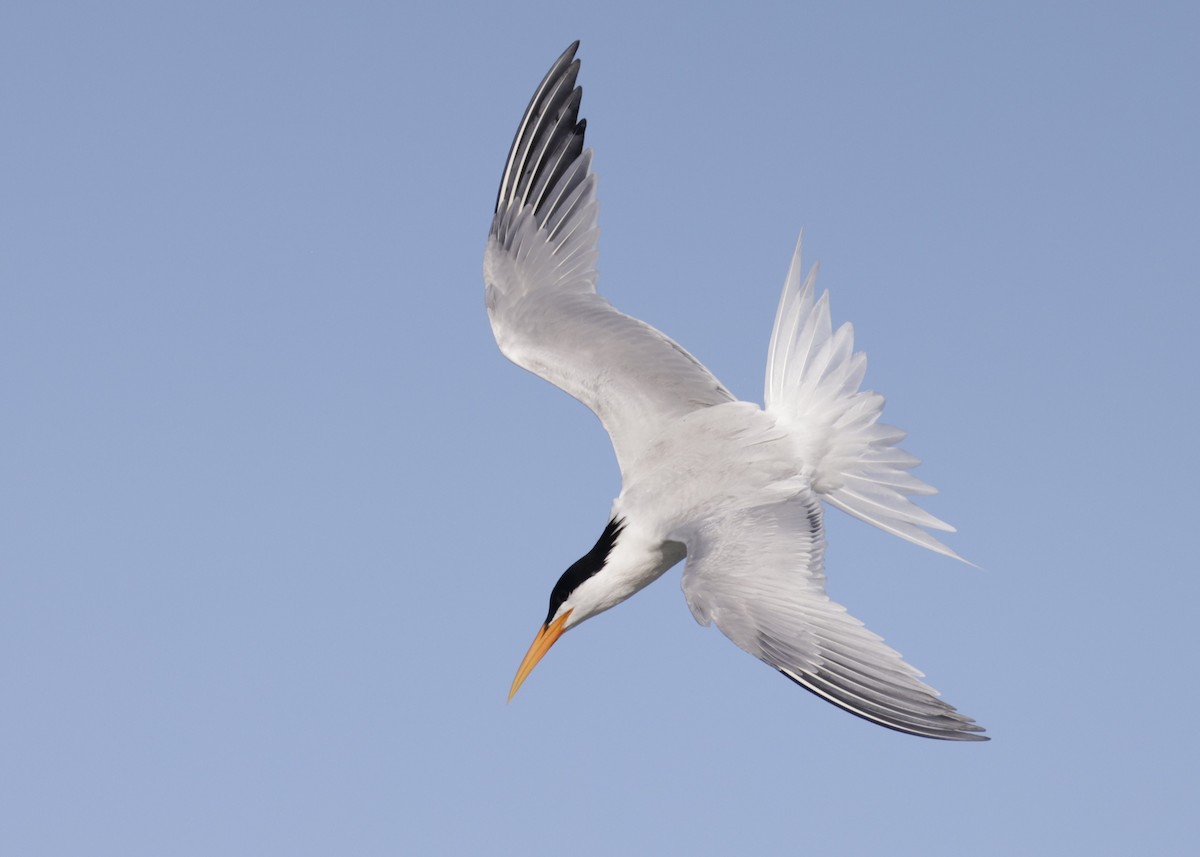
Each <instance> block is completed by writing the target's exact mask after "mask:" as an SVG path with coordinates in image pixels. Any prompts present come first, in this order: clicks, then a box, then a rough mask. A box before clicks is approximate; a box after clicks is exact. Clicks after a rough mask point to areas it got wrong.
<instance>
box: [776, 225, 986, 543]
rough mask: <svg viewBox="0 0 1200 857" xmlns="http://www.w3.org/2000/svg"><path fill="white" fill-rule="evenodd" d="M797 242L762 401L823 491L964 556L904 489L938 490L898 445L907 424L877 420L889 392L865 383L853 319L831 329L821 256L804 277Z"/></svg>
mask: <svg viewBox="0 0 1200 857" xmlns="http://www.w3.org/2000/svg"><path fill="white" fill-rule="evenodd" d="M801 240H803V233H802V234H801ZM800 245H801V241H800V240H798V241H797V242H796V252H795V254H794V255H793V257H792V264H791V267H790V268H789V269H788V275H787V280H786V282H785V283H784V286H783V295H782V296H781V297H780V299H779V311H778V312H777V313H776V315H775V329H774V330H773V331H772V332H771V345H770V349H769V350H768V352H767V378H766V391H765V402H764V403H765V405H766V409H767V410H768V411H770V412H771V413H772V414H773V415H774V416H775V417H776V419H778V420H779V422H780V424H781V425H783V426H784V427H786V428H787V429H789V430H790V431H791V432H792V434H793V435H794V436H795V439H796V442H797V444H798V445H799V446H800V448H801V455H802V460H803V461H804V463H805V464H806V465H807V466H809V467H811V473H810V478H811V480H812V485H813V488H814V489H815V490H816V491H817V492H818V493H819V494H821V496H822V499H824V500H826V501H827V502H828V503H830V504H831V505H833V506H836V507H837V508H839V509H841V510H843V511H845V512H848V513H849V514H851V515H853V516H854V517H856V518H859V519H861V520H863V521H866V522H867V523H869V524H874V525H875V526H877V527H879V528H880V529H881V530H885V531H887V532H889V533H893V534H894V535H897V536H899V537H900V538H902V539H906V540H908V541H910V542H913V543H914V544H918V545H921V547H925V548H929V549H930V550H932V551H936V552H937V553H940V554H944V555H946V556H949V557H953V558H955V559H958V560H962V561H963V562H966V560H963V559H962V557H960V556H959V555H958V554H956V553H955V552H954V551H952V550H951V549H950V548H948V547H946V546H945V545H944V544H942V543H941V542H939V541H938V540H937V539H935V538H934V537H933V536H932V535H930V534H929V533H927V532H926V531H925V529H934V530H943V531H947V532H954V528H953V527H952V526H950V525H949V524H947V523H946V522H945V521H941V520H939V519H937V518H935V517H934V516H933V515H931V514H929V513H928V512H926V511H925V510H924V509H921V508H920V507H919V506H917V505H916V504H915V503H913V502H912V501H911V500H909V499H908V498H909V496H920V495H928V494H934V493H937V492H936V489H934V488H933V487H931V486H930V485H927V484H926V483H924V482H922V481H921V480H920V479H918V478H917V477H915V476H913V475H912V474H911V473H908V472H907V471H909V470H911V469H912V468H914V467H916V466H917V465H918V464H919V463H920V461H919V460H918V459H917V458H915V457H914V456H912V455H909V454H908V453H907V452H905V451H904V450H902V449H900V448H899V447H898V446H896V444H898V443H900V442H901V441H902V440H903V439H904V437H905V433H904V432H903V431H902V430H900V429H898V428H896V427H895V426H889V425H887V424H885V423H881V422H879V418H880V416H881V415H882V413H883V402H884V400H883V396H881V395H879V394H878V393H873V392H870V391H860V390H859V385H860V384H861V383H862V380H863V376H864V375H865V373H866V370H867V356H866V355H865V354H863V353H862V352H855V351H854V328H853V327H851V325H850V324H849V323H846V324H843V325H842V326H841V327H839V328H838V329H837V330H836V331H834V330H833V326H832V323H831V321H830V316H829V292H823V293H822V294H821V297H820V298H819V299H814V294H815V291H814V282H815V280H816V275H817V266H816V265H813V267H812V269H811V270H810V271H809V273H808V276H806V277H804V279H803V281H802V280H801V267H800ZM923 528H924V529H923ZM968 564H969V563H968Z"/></svg>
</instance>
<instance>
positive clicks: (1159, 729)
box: [0, 0, 1200, 857]
mask: <svg viewBox="0 0 1200 857" xmlns="http://www.w3.org/2000/svg"><path fill="white" fill-rule="evenodd" d="M429 5H430V6H431V7H432V5H433V4H429ZM722 5H724V6H727V7H729V8H728V9H727V10H720V9H717V8H716V4H710V6H711V8H710V7H705V6H703V4H700V5H698V4H694V3H688V4H678V5H674V6H670V5H658V4H653V3H647V2H637V3H622V2H606V3H601V2H593V3H586V4H579V3H570V2H562V0H559V2H545V3H531V2H522V0H511V2H504V3H487V4H483V3H480V4H477V5H473V6H455V5H453V4H448V3H447V4H442V5H441V6H439V7H438V9H437V11H433V10H432V9H426V10H422V9H419V8H415V7H414V6H413V4H402V3H379V2H374V3H356V2H339V3H328V4H307V3H277V4H253V3H249V4H248V3H224V2H222V3H196V4H181V3H150V2H146V3H136V4H135V3H108V4H78V5H71V4H59V3H32V2H27V3H21V2H13V3H6V4H4V6H3V9H2V11H0V853H4V854H11V855H66V854H87V855H101V854H103V855H109V854H112V855H122V857H135V855H164V854H170V855H216V854H219V855H263V854H287V855H308V854H312V855H317V854H355V855H383V854H423V853H428V854H432V853H444V854H484V853H487V854H506V853H513V854H523V855H530V854H555V855H570V857H574V855H600V854H613V853H684V852H687V851H691V852H695V853H714V854H715V853H729V854H734V853H738V854H746V853H759V854H793V853H797V854H798V853H829V854H875V855H877V854H921V855H943V854H971V855H1008V854H1016V853H1022V854H1062V853H1087V854H1130V853H1139V854H1170V853H1184V852H1185V851H1187V850H1188V848H1187V845H1186V843H1187V841H1188V839H1189V838H1190V839H1191V841H1192V842H1191V844H1192V847H1195V839H1196V827H1195V823H1194V816H1195V809H1196V805H1197V792H1198V789H1197V761H1198V758H1197V757H1198V753H1197V749H1198V748H1197V740H1196V737H1195V734H1194V732H1193V729H1194V727H1193V725H1192V724H1191V723H1190V718H1191V717H1192V716H1193V714H1194V712H1195V710H1196V706H1197V703H1198V702H1200V699H1198V698H1197V697H1198V694H1197V691H1196V680H1195V658H1196V655H1197V652H1198V651H1200V645H1198V643H1197V635H1196V630H1195V619H1194V613H1195V609H1196V604H1197V601H1198V597H1200V584H1198V582H1197V581H1198V578H1200V575H1198V569H1197V560H1196V549H1195V544H1194V541H1195V540H1194V538H1193V536H1194V534H1195V529H1196V512H1197V510H1198V504H1197V502H1196V496H1197V495H1196V485H1197V477H1198V476H1200V474H1198V472H1197V471H1198V467H1197V458H1198V456H1197V444H1196V441H1195V439H1194V437H1193V435H1194V433H1195V424H1196V393H1197V381H1196V374H1197V369H1198V368H1200V353H1198V351H1200V349H1198V347H1197V340H1198V337H1197V335H1196V331H1195V327H1196V320H1197V317H1198V315H1200V298H1198V293H1200V290H1198V286H1200V274H1198V271H1200V259H1198V256H1197V246H1198V245H1197V234H1198V232H1200V202H1198V200H1200V163H1198V155H1197V153H1198V152H1200V112H1198V110H1197V107H1198V105H1200V60H1198V57H1200V47H1198V42H1197V33H1198V32H1200V13H1198V12H1197V11H1196V9H1197V7H1196V6H1195V4H1190V3H1178V4H1171V3H1155V4H1141V3H1139V4H1134V3H1127V4H1106V3H1077V4H1070V3H1055V4H1046V3H1006V4H959V3H949V2H947V3H941V4H892V3H878V4H850V3H846V4H832V3H827V4H809V3H773V4H722ZM735 8H736V11H733V10H734V9H735ZM575 38H580V39H582V40H583V46H582V49H581V51H580V56H581V57H582V59H583V71H582V76H581V81H582V83H583V87H584V99H583V112H584V114H585V115H586V116H587V117H588V120H589V128H588V134H589V143H590V145H592V146H593V147H594V148H595V150H596V161H595V164H596V169H597V171H598V173H599V175H600V198H601V202H602V206H603V208H602V214H601V226H602V229H603V233H604V237H603V239H602V244H601V251H602V255H601V278H600V287H601V290H602V291H603V292H604V293H605V294H606V295H607V296H608V297H609V298H610V299H611V300H612V301H613V302H614V303H615V304H616V305H617V306H618V307H620V308H622V309H624V310H625V311H627V312H630V313H633V314H635V315H638V316H640V317H642V318H644V319H646V320H647V321H649V322H650V323H652V324H655V325H656V326H658V327H660V328H662V329H663V330H665V331H666V332H667V333H669V334H670V335H671V336H673V337H675V338H676V339H678V340H679V341H680V342H681V343H683V344H684V345H685V346H686V347H687V348H689V349H690V350H691V351H692V352H693V353H695V354H696V356H697V357H699V358H700V359H701V360H702V361H704V362H705V363H706V364H707V365H708V366H709V367H710V368H712V369H713V370H714V372H716V373H717V375H718V376H719V377H721V378H722V379H723V380H724V382H725V383H726V384H727V385H728V386H729V387H730V388H731V389H732V390H734V391H735V392H736V393H737V394H738V395H740V396H742V397H744V398H747V399H750V400H753V401H761V395H762V371H763V363H764V359H765V354H766V346H767V338H768V335H769V333H770V326H771V322H772V318H773V313H774V306H775V301H776V299H777V297H778V292H779V288H780V287H781V285H782V283H783V276H784V272H785V270H786V266H787V263H788V259H789V255H790V253H791V249H792V244H793V242H794V240H795V236H796V233H797V232H798V230H799V229H800V228H801V227H803V228H804V230H805V242H806V250H807V258H809V259H810V260H816V259H819V260H820V261H821V265H822V267H821V275H820V279H819V285H822V286H824V287H827V288H829V289H830V290H831V293H832V306H833V315H834V320H835V323H839V322H841V321H846V320H850V321H853V322H854V324H855V328H856V333H857V344H858V346H859V347H860V348H862V349H864V350H866V351H867V353H868V354H869V355H870V358H871V364H870V369H869V371H868V373H867V386H869V387H871V388H873V389H876V390H879V391H880V392H883V393H885V394H886V395H887V396H888V408H887V410H886V412H885V416H886V417H887V419H888V421H889V422H892V423H895V424H897V425H900V426H902V427H904V428H905V429H907V430H908V431H909V432H910V437H909V440H908V442H907V443H906V444H905V446H906V448H908V449H909V450H910V451H911V452H913V453H915V454H916V455H918V456H920V457H921V458H922V459H923V460H924V462H925V463H924V464H923V465H922V467H921V468H920V470H919V471H918V473H919V474H920V475H921V476H923V477H924V478H925V479H927V480H928V481H929V482H931V483H932V484H934V485H936V486H938V487H939V488H940V489H941V494H939V495H938V496H937V497H933V498H930V500H929V502H928V507H929V508H930V510H931V511H932V512H933V513H934V514H936V515H938V516H939V517H943V518H945V519H947V520H949V521H950V522H952V523H954V524H955V525H957V526H958V528H959V532H958V533H957V534H955V535H951V536H949V537H948V539H947V541H948V543H949V544H950V545H951V546H952V547H953V548H954V549H955V550H957V551H958V552H960V553H961V554H963V555H964V556H965V557H967V558H969V559H971V560H973V561H974V562H976V563H977V564H979V565H980V566H981V568H982V570H973V569H971V568H968V567H966V566H963V565H961V564H957V563H954V562H952V561H950V560H947V559H944V558H941V557H938V556H935V555H934V554H931V553H928V552H926V551H922V550H920V549H919V548H916V547H913V546H911V545H909V544H907V543H904V542H901V541H900V540H898V539H896V538H893V537H890V536H887V535H886V534H884V533H881V532H877V531H875V530H873V529H872V528H870V527H867V526H866V525H863V524H860V523H858V522H856V521H852V520H849V519H847V518H846V517H845V516H843V515H841V513H838V512H836V511H830V513H829V515H828V517H827V521H828V524H829V528H830V545H829V550H828V554H827V569H828V575H829V584H830V590H831V592H832V594H833V595H834V597H835V598H837V599H838V600H840V601H842V602H843V603H845V604H847V605H848V606H849V607H850V609H851V610H852V612H854V613H855V614H856V615H857V616H859V617H860V618H862V619H863V620H864V621H865V622H867V624H868V625H869V626H870V627H871V628H873V629H874V630H876V631H877V632H879V633H881V634H883V635H884V636H885V637H886V638H887V639H888V641H889V642H890V643H891V644H892V645H894V646H895V647H896V648H898V649H899V650H900V651H902V652H903V653H904V654H905V655H906V656H907V658H908V659H909V660H910V661H911V662H912V663H913V664H915V665H916V666H918V667H920V668H921V669H923V670H924V671H925V672H926V673H927V674H928V677H929V681H930V682H931V683H932V684H933V685H934V686H935V687H937V688H939V689H940V690H941V691H942V692H943V694H944V696H945V698H946V699H947V700H948V701H950V702H951V703H952V704H954V705H956V706H958V707H959V708H960V709H961V710H963V711H964V712H966V713H967V714H969V715H971V716H973V717H975V718H977V719H978V720H979V721H980V722H981V723H983V724H984V725H986V726H987V727H988V729H989V734H990V735H991V736H992V738H993V740H992V741H991V743H989V744H982V745H981V744H945V743H939V742H933V741H926V740H920V739H917V738H911V737H908V736H904V735H900V734H897V733H894V732H890V731H887V730H885V729H881V728H878V727H876V726H872V725H870V724H868V723H865V722H863V721H861V720H858V719H856V718H854V717H851V716H849V715H847V714H845V713H843V712H840V711H838V710H836V709H835V708H833V707H832V706H829V705H827V704H824V703H822V702H820V701H819V700H817V699H816V698H815V697H813V696H811V695H810V694H807V693H804V692H803V691H801V690H800V689H798V688H796V687H795V686H793V685H792V684H790V683H789V682H787V681H784V680H783V679H782V678H780V677H779V676H778V675H776V674H774V673H773V672H772V671H771V670H769V669H768V668H766V667H764V666H763V665H761V664H759V663H758V662H756V661H755V660H753V659H752V658H750V657H749V656H747V655H745V654H743V653H742V652H740V651H739V650H737V649H736V648H735V647H734V646H733V645H731V644H730V643H729V642H728V641H726V640H725V639H724V638H723V637H722V636H721V635H720V633H719V632H717V631H716V629H702V628H700V627H699V626H698V625H696V624H695V622H694V621H693V619H692V618H691V615H690V613H689V612H688V609H687V607H686V605H685V603H684V600H683V597H682V595H681V593H680V591H679V587H678V580H679V572H678V570H674V571H672V572H670V573H668V574H667V575H666V576H665V577H664V578H663V579H662V580H661V581H659V582H658V583H656V584H654V585H653V586H651V587H650V588H648V589H647V590H646V591H644V592H643V593H641V594H640V595H638V596H637V597H636V598H634V599H633V600H631V601H630V602H627V603H626V604H624V605H622V606H621V607H619V608H617V609H615V610H613V611H610V612H609V613H607V614H605V615H603V616H601V617H599V618H596V619H594V620H592V621H591V622H588V623H587V624H585V625H584V626H582V627H580V628H579V629H578V630H575V631H572V632H571V633H570V634H568V635H567V636H566V637H565V638H564V639H563V640H562V641H561V642H560V643H559V644H558V645H557V646H556V647H555V648H554V650H553V651H552V652H551V653H550V655H549V656H547V658H546V659H545V660H544V661H543V662H542V664H541V665H540V666H539V667H538V668H537V670H535V671H534V673H533V675H532V676H531V678H530V679H529V681H527V682H526V684H525V686H524V688H523V689H522V690H521V692H520V694H518V696H517V698H516V699H515V700H514V701H513V703H512V704H511V705H506V704H505V695H506V692H507V690H508V686H509V683H510V681H511V680H512V677H513V673H514V671H515V670H516V667H517V665H518V663H519V662H520V659H521V656H522V655H523V653H524V652H525V649H526V647H527V646H528V645H529V642H530V641H531V639H532V638H533V634H534V632H535V630H536V628H537V625H538V623H539V622H540V621H541V620H542V619H543V618H544V613H545V609H546V600H547V598H548V596H549V592H550V588H551V586H552V585H553V583H554V581H555V580H557V578H558V575H559V574H560V573H561V572H562V570H563V569H564V568H566V567H567V565H569V564H570V563H571V562H572V561H573V560H575V559H576V558H577V557H578V556H579V555H581V554H582V553H583V552H584V551H586V550H587V549H588V548H590V547H591V545H592V543H593V542H594V541H595V539H596V537H597V536H598V535H599V533H600V531H601V529H602V528H603V525H604V523H605V520H606V516H607V513H608V504H609V502H610V501H611V499H612V497H613V496H614V495H615V493H616V492H617V490H618V474H617V470H616V466H615V463H614V460H613V457H612V452H611V449H610V448H609V446H608V442H607V439H606V437H605V436H604V434H603V431H602V430H601V428H600V426H599V424H598V423H597V422H596V420H595V419H594V418H593V417H592V415H591V414H590V413H588V412H587V411H586V410H585V409H584V408H582V407H581V406H580V405H578V404H577V403H575V402H574V401H572V400H571V399H569V398H568V397H567V396H565V395H563V394H562V393H560V392H559V391H557V390H555V389H554V388H552V387H551V386H549V385H548V384H546V383H544V382H542V381H540V380H539V379H537V378H534V377H533V376H531V375H528V374H526V373H524V372H522V371H521V370H519V369H517V368H516V367H514V366H512V365H511V364H509V363H508V362H507V361H505V360H504V358H503V357H502V356H501V355H500V354H499V352H498V351H497V349H496V347H495V343H494V342H493V340H492V335H491V332H490V330H489V327H488V323H487V318H486V315H485V313H484V308H483V286H482V283H481V279H480V262H481V257H482V252H483V245H484V238H485V235H486V232H487V227H488V224H489V221H490V217H491V207H492V205H493V202H494V199H495V192H496V186H497V183H498V180H499V176H500V170H501V168H502V166H503V162H504V157H505V154H506V151H507V147H508V145H509V142H510V140H511V138H512V133H513V130H514V128H515V126H516V123H517V121H518V119H519V117H520V114H521V111H522V110H523V109H524V107H525V105H526V102H527V100H528V98H529V96H530V94H531V92H532V89H533V87H534V86H535V85H536V84H537V82H538V80H539V79H540V78H541V76H542V74H543V73H544V72H545V70H546V68H547V67H548V66H549V64H550V63H551V62H552V61H553V60H554V58H555V57H556V56H557V55H558V54H559V52H560V51H562V49H563V48H564V47H566V45H567V44H568V43H569V42H570V41H571V40H573V39H575Z"/></svg>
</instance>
